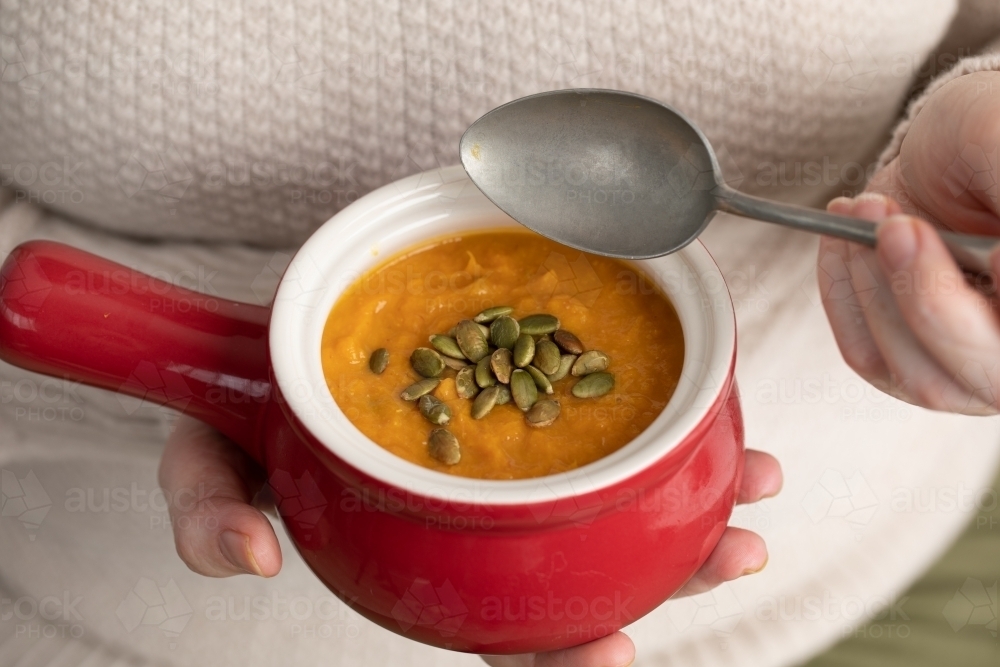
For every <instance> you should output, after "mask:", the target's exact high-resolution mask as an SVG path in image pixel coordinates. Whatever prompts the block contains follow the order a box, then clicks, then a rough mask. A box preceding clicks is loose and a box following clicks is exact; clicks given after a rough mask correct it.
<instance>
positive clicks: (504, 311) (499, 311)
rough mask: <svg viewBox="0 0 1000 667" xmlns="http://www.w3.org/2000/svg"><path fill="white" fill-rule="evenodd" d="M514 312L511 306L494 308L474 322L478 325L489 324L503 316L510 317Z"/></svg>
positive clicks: (477, 316) (480, 315)
mask: <svg viewBox="0 0 1000 667" xmlns="http://www.w3.org/2000/svg"><path fill="white" fill-rule="evenodd" d="M513 312H514V309H513V308H511V307H510V306H493V307H492V308H487V309H486V310H484V311H482V312H481V313H479V314H478V315H476V316H475V317H473V318H472V321H473V322H475V323H477V324H489V323H490V322H492V321H493V320H495V319H497V318H498V317H500V316H501V315H510V314H511V313H513Z"/></svg>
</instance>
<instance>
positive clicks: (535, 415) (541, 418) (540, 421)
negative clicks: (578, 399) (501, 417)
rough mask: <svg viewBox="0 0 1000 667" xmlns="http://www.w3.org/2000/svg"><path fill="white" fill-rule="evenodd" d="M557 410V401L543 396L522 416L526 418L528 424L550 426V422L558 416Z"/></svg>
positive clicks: (558, 409)
mask: <svg viewBox="0 0 1000 667" xmlns="http://www.w3.org/2000/svg"><path fill="white" fill-rule="evenodd" d="M559 411H560V408H559V403H557V402H556V401H553V400H550V399H547V398H543V399H542V400H540V401H538V402H537V403H535V404H534V405H533V406H531V409H530V410H528V411H527V412H526V413H525V414H524V417H525V419H527V421H528V425H529V426H535V427H539V428H540V427H543V426H551V425H552V422H554V421H555V420H556V418H557V417H558V416H559Z"/></svg>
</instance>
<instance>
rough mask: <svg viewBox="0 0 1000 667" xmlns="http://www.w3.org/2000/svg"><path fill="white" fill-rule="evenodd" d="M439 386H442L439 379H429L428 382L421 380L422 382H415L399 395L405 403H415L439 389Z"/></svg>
mask: <svg viewBox="0 0 1000 667" xmlns="http://www.w3.org/2000/svg"><path fill="white" fill-rule="evenodd" d="M439 384H441V380H439V379H437V378H427V379H426V380H421V381H420V382H414V383H413V384H411V385H410V386H409V387H407V388H406V389H404V390H403V391H402V392H401V393H400V394H399V397H400V398H402V399H403V400H404V401H415V400H417V399H418V398H420V397H421V396H424V395H425V394H429V393H431V392H432V391H434V390H435V389H437V386H438V385H439Z"/></svg>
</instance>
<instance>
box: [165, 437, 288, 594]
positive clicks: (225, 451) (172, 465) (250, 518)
mask: <svg viewBox="0 0 1000 667" xmlns="http://www.w3.org/2000/svg"><path fill="white" fill-rule="evenodd" d="M256 477H257V474H256V472H255V464H254V463H253V461H251V460H250V458H249V457H248V456H247V455H246V454H245V453H244V452H243V450H241V449H240V448H239V447H237V446H236V445H235V444H233V443H232V442H231V441H230V440H229V439H227V438H225V437H224V436H222V435H221V434H219V433H218V432H217V431H215V430H214V429H212V428H210V427H209V426H206V425H205V424H202V423H201V422H197V421H195V420H192V419H187V418H181V419H180V420H178V422H177V426H176V427H175V429H174V432H173V433H172V434H171V436H170V438H169V439H168V441H167V445H166V447H165V449H164V452H163V458H162V459H161V461H160V471H159V479H160V486H161V487H162V488H163V490H164V492H165V493H166V495H167V498H169V499H170V502H169V512H170V520H171V524H172V525H173V530H174V542H175V544H176V546H177V553H178V555H180V557H181V560H183V561H184V562H185V563H186V564H187V566H188V567H190V568H191V569H192V570H194V571H195V572H198V573H200V574H204V575H207V576H210V577H228V576H231V575H234V574H256V575H260V576H265V577H270V576H274V575H275V574H277V573H278V570H279V569H281V548H280V547H279V545H278V540H277V537H276V536H275V534H274V529H273V528H272V527H271V523H270V521H268V520H267V518H266V517H265V516H264V515H263V514H262V513H261V512H260V510H258V509H256V508H254V507H252V506H251V505H250V501H251V500H252V498H253V493H254V491H255V490H256V487H259V479H256Z"/></svg>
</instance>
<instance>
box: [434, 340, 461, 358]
mask: <svg viewBox="0 0 1000 667" xmlns="http://www.w3.org/2000/svg"><path fill="white" fill-rule="evenodd" d="M430 343H431V347H433V348H434V349H435V350H437V351H438V352H440V353H441V354H443V355H445V356H446V357H451V358H452V359H463V360H464V359H465V355H464V354H463V353H462V350H461V349H459V347H458V342H457V341H456V340H455V339H454V338H452V337H451V336H442V335H441V334H434V335H433V336H431V337H430Z"/></svg>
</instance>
